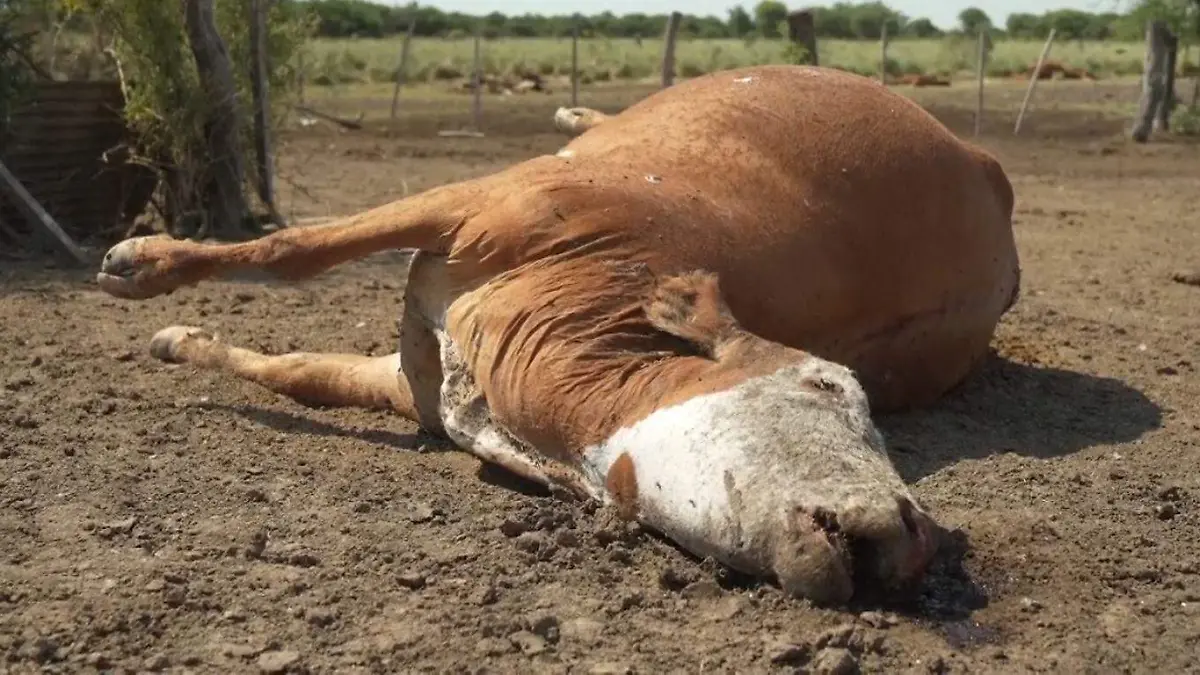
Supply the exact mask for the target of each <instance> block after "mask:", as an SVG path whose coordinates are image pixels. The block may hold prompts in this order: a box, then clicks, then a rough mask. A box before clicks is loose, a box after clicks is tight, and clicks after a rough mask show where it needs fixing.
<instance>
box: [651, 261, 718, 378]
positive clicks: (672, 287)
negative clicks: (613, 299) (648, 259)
mask: <svg viewBox="0 0 1200 675" xmlns="http://www.w3.org/2000/svg"><path fill="white" fill-rule="evenodd" d="M645 310H646V317H647V318H648V319H649V320H650V324H651V325H653V326H654V327H655V328H657V329H659V330H661V331H663V332H664V333H668V334H670V335H674V336H675V337H677V338H680V339H683V340H686V341H687V342H688V343H690V344H692V345H694V346H695V347H696V349H697V350H698V351H699V352H700V353H701V354H703V355H705V356H707V357H708V358H711V359H716V358H717V357H718V352H719V351H720V348H721V346H722V345H723V344H724V343H725V342H727V341H728V340H730V339H731V338H732V337H733V336H734V335H735V334H736V333H737V332H738V326H737V321H736V320H734V318H733V313H732V312H730V311H729V307H728V305H726V304H725V301H724V300H723V299H722V298H721V288H720V284H719V283H718V282H717V276H716V275H715V274H712V273H710V272H689V273H687V274H682V275H678V276H671V277H665V278H662V279H659V280H658V282H657V283H656V284H655V286H654V290H653V291H652V292H651V294H650V298H649V300H648V301H647V302H646V304H645Z"/></svg>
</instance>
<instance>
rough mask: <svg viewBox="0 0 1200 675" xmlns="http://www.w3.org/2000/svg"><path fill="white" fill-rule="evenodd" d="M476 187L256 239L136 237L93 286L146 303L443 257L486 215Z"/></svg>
mask: <svg viewBox="0 0 1200 675" xmlns="http://www.w3.org/2000/svg"><path fill="white" fill-rule="evenodd" d="M487 199H488V197H487V195H486V192H485V191H484V190H482V189H481V188H480V184H479V183H478V182H477V181H468V182H465V183H456V184H453V185H446V186H442V187H440V188H434V189H432V190H428V191H426V192H423V193H421V194H418V195H413V196H412V197H408V198H406V199H402V200H399V201H396V202H393V203H391V204H386V205H384V206H380V207H377V208H374V209H371V210H369V211H365V212H363V213H360V214H357V215H353V216H350V217H347V218H342V219H340V220H337V221H335V222H332V223H329V224H326V225H315V226H311V227H293V228H288V229H285V230H280V231H278V232H273V233H271V234H269V235H267V236H265V237H261V238H259V239H255V240H253V241H247V242H240V243H232V244H210V243H199V242H194V241H187V240H179V239H173V238H171V237H167V236H150V237H136V238H133V239H127V240H125V241H122V242H120V243H119V244H116V245H115V246H113V247H112V248H111V249H109V251H108V253H107V254H106V255H105V256H104V261H103V262H102V263H101V266H100V272H99V273H98V274H97V275H96V283H98V284H99V285H100V288H101V290H103V291H104V292H105V293H108V294H109V295H112V296H115V297H118V298H123V299H127V300H144V299H146V298H152V297H155V296H159V295H163V294H165V293H170V292H171V291H174V290H175V289H177V288H181V287H183V286H189V285H193V284H197V283H200V282H201V281H204V280H206V279H210V278H213V277H219V276H226V275H229V274H234V273H240V272H247V271H263V272H265V273H267V274H269V275H270V276H272V277H275V278H277V279H284V280H290V281H295V280H300V279H307V278H310V277H313V276H316V275H317V274H320V273H321V272H323V271H325V270H328V269H330V268H332V267H334V266H336V265H340V264H342V263H344V262H348V261H351V260H356V259H359V258H365V257H367V256H369V255H371V254H372V253H376V252H379V251H385V250H393V249H417V250H422V251H430V252H434V253H440V254H444V253H446V252H448V251H449V250H450V249H451V248H452V246H453V243H454V235H455V233H456V232H457V231H458V229H459V228H460V227H461V226H462V225H463V224H464V223H466V222H467V221H469V220H470V219H472V218H473V217H475V216H476V215H477V214H478V213H480V212H481V211H482V210H484V206H485V204H484V203H485V202H486V201H487Z"/></svg>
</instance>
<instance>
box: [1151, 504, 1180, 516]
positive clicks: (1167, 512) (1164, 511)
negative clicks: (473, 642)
mask: <svg viewBox="0 0 1200 675" xmlns="http://www.w3.org/2000/svg"><path fill="white" fill-rule="evenodd" d="M1177 513H1179V509H1178V508H1177V507H1176V506H1175V504H1173V503H1171V502H1167V503H1166V504H1159V505H1158V506H1156V507H1154V515H1156V516H1158V519H1159V520H1171V519H1172V518H1174V517H1175V514H1177Z"/></svg>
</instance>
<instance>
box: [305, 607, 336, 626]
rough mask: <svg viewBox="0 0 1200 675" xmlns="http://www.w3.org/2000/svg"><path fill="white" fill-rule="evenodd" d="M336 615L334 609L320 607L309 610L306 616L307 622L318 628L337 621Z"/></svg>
mask: <svg viewBox="0 0 1200 675" xmlns="http://www.w3.org/2000/svg"><path fill="white" fill-rule="evenodd" d="M337 617H338V615H337V612H336V611H335V610H332V609H327V608H324V607H321V608H317V609H313V610H309V612H308V617H307V618H308V622H309V623H311V624H312V625H314V626H316V627H318V628H325V627H327V626H332V625H333V624H334V622H336V621H337Z"/></svg>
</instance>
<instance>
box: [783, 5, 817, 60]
mask: <svg viewBox="0 0 1200 675" xmlns="http://www.w3.org/2000/svg"><path fill="white" fill-rule="evenodd" d="M787 25H788V40H790V41H791V42H796V43H799V44H800V45H801V46H803V47H804V50H805V51H806V52H808V61H807V63H808V64H809V65H813V66H818V65H820V64H821V60H820V58H818V57H817V28H816V18H815V17H814V15H813V11H812V10H811V9H801V10H797V11H795V12H792V13H790V14H788V15H787Z"/></svg>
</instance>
